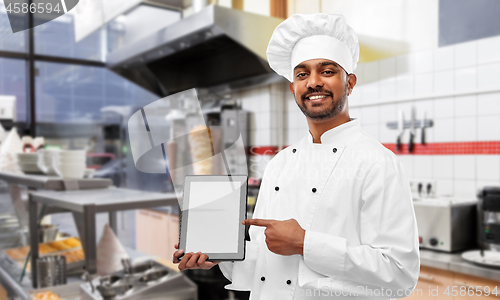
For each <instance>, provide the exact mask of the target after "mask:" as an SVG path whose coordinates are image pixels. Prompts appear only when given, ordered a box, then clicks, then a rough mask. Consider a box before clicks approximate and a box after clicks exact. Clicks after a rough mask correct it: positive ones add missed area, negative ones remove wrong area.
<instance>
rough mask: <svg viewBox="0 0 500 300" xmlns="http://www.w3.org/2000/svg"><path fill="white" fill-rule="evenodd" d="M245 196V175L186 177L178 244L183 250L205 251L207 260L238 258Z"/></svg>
mask: <svg viewBox="0 0 500 300" xmlns="http://www.w3.org/2000/svg"><path fill="white" fill-rule="evenodd" d="M188 177H189V178H188ZM246 196H247V177H246V176H235V175H233V176H219V175H214V176H186V182H185V186H184V199H183V212H182V225H181V226H182V227H181V228H182V230H181V245H180V246H181V247H184V248H181V249H184V253H189V252H195V253H196V252H202V253H206V254H208V255H209V259H210V260H215V259H219V260H224V259H228V260H229V259H231V260H237V259H239V258H241V259H242V258H243V256H244V238H245V236H244V228H245V226H244V225H242V224H241V221H243V220H244V219H245V217H246ZM242 255H243V256H242Z"/></svg>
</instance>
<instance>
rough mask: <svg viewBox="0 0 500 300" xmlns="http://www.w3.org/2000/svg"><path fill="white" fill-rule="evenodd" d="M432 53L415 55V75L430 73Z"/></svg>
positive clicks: (432, 62) (432, 65)
mask: <svg viewBox="0 0 500 300" xmlns="http://www.w3.org/2000/svg"><path fill="white" fill-rule="evenodd" d="M433 57H434V51H425V52H418V53H415V74H424V73H430V72H432V71H433V69H434V61H433Z"/></svg>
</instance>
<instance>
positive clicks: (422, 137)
mask: <svg viewBox="0 0 500 300" xmlns="http://www.w3.org/2000/svg"><path fill="white" fill-rule="evenodd" d="M426 117H427V112H426V111H425V110H424V113H423V115H422V121H421V132H420V134H421V135H420V138H421V141H420V144H422V145H425V143H426V141H425V127H427V126H425V119H426Z"/></svg>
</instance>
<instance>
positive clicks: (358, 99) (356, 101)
mask: <svg viewBox="0 0 500 300" xmlns="http://www.w3.org/2000/svg"><path fill="white" fill-rule="evenodd" d="M348 99H349V105H360V104H361V103H362V101H363V89H358V88H356V87H354V89H353V90H352V92H351V94H350V95H349V96H348Z"/></svg>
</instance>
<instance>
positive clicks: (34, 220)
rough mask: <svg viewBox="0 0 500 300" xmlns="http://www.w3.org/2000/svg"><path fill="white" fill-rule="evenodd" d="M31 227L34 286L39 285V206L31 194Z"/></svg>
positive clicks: (32, 281) (29, 201) (29, 203)
mask: <svg viewBox="0 0 500 300" xmlns="http://www.w3.org/2000/svg"><path fill="white" fill-rule="evenodd" d="M28 206H29V229H30V249H31V278H32V279H31V283H32V285H33V288H36V287H37V284H38V278H37V266H36V260H37V259H38V207H37V203H36V202H35V201H33V199H32V198H31V194H30V195H29V200H28Z"/></svg>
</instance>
